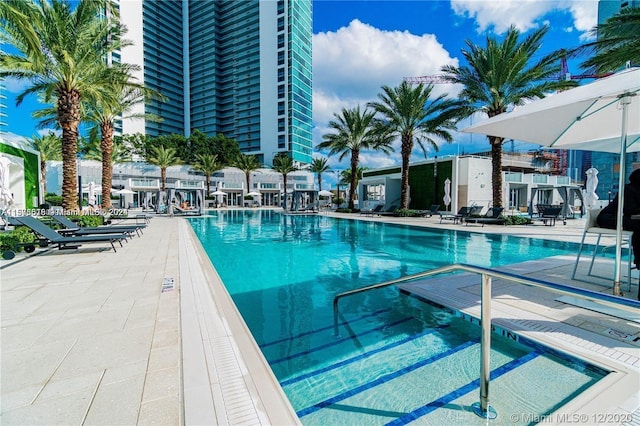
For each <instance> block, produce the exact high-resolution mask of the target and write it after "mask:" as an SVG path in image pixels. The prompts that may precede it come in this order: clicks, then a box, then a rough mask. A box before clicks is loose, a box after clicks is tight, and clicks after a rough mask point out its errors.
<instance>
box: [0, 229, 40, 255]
mask: <svg viewBox="0 0 640 426" xmlns="http://www.w3.org/2000/svg"><path fill="white" fill-rule="evenodd" d="M35 240H36V237H35V235H33V232H31V230H30V229H29V228H27V227H26V226H16V227H15V229H13V230H11V231H7V232H3V233H2V234H0V251H5V250H14V251H22V250H23V248H22V247H16V244H24V243H33V242H34V241H35Z"/></svg>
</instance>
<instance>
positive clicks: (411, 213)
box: [393, 209, 420, 217]
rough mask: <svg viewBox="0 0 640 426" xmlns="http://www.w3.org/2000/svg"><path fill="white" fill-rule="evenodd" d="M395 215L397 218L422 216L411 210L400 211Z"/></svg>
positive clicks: (395, 212)
mask: <svg viewBox="0 0 640 426" xmlns="http://www.w3.org/2000/svg"><path fill="white" fill-rule="evenodd" d="M393 215H394V216H397V217H417V216H420V214H419V213H418V212H417V211H415V210H411V209H398V210H396V211H394V212H393Z"/></svg>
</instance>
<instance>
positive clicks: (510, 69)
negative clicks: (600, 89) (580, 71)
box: [442, 27, 576, 207]
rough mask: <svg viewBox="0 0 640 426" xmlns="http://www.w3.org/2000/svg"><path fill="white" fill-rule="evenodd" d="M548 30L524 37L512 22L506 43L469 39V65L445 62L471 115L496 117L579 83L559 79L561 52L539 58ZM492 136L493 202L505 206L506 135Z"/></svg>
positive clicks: (446, 73) (465, 53)
mask: <svg viewBox="0 0 640 426" xmlns="http://www.w3.org/2000/svg"><path fill="white" fill-rule="evenodd" d="M547 31H548V27H542V28H540V29H539V30H536V31H534V32H533V33H531V34H530V35H529V36H527V37H526V38H525V39H524V40H522V41H519V38H520V31H518V30H517V29H516V28H515V27H511V28H509V30H508V31H507V33H506V35H505V37H504V39H503V40H502V42H500V41H499V40H497V39H495V38H492V37H487V39H486V46H485V47H484V48H483V47H480V46H477V45H474V44H473V43H472V42H471V40H467V41H466V45H467V49H463V50H462V54H463V56H464V57H465V59H466V62H467V64H468V65H464V66H461V67H454V66H452V65H446V66H444V67H443V68H442V71H443V73H444V77H445V78H446V79H447V81H449V82H451V83H458V84H461V85H462V86H463V89H462V92H461V93H460V95H459V97H460V98H461V99H462V100H463V101H464V102H466V103H467V106H468V111H467V114H469V115H470V114H473V113H475V112H480V111H482V112H484V113H486V114H487V115H488V116H489V117H494V116H496V115H499V114H502V113H504V112H506V111H507V109H508V108H509V107H511V106H514V105H522V104H523V103H524V102H525V101H528V100H530V99H536V98H543V97H545V95H546V94H548V93H549V92H552V91H554V90H562V89H567V88H570V87H573V86H575V85H576V83H575V82H573V81H569V80H564V79H561V80H558V79H556V78H555V77H556V76H557V75H558V73H559V72H560V70H561V67H560V57H561V56H562V52H560V51H558V52H554V53H552V54H550V55H548V56H545V57H543V58H541V59H539V60H537V61H536V62H534V58H536V57H537V56H538V51H539V50H540V46H541V44H542V39H543V38H544V36H545V34H546V33H547ZM487 137H488V139H489V144H490V145H491V163H492V172H491V180H492V187H493V188H492V189H493V193H492V194H493V207H502V144H503V142H504V138H500V137H496V136H487Z"/></svg>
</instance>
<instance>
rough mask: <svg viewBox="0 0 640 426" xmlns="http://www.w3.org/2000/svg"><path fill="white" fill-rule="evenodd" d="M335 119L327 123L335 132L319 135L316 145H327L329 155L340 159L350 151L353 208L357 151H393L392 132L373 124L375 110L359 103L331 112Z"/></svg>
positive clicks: (350, 205) (320, 146) (323, 147)
mask: <svg viewBox="0 0 640 426" xmlns="http://www.w3.org/2000/svg"><path fill="white" fill-rule="evenodd" d="M333 116H334V117H335V120H331V121H330V122H329V127H330V128H332V129H333V130H334V131H335V133H327V134H325V135H323V136H322V139H323V140H322V142H320V144H318V146H317V148H318V149H329V155H334V154H338V153H339V154H340V157H339V158H340V160H342V159H343V158H344V157H345V156H346V155H347V154H351V161H350V164H351V171H352V174H351V183H350V185H351V191H350V192H349V208H350V209H353V208H354V202H353V194H354V192H355V188H356V182H355V178H356V175H357V169H358V164H359V162H360V151H362V150H366V149H372V150H375V151H382V152H384V153H385V154H388V153H390V152H391V151H393V148H392V147H391V136H390V135H389V134H388V133H387V132H386V131H383V130H382V129H380V128H379V127H378V126H376V121H375V120H374V116H375V111H371V110H368V109H367V108H365V109H364V110H363V111H360V105H358V106H357V107H355V108H352V109H346V108H342V112H341V114H340V115H338V114H333Z"/></svg>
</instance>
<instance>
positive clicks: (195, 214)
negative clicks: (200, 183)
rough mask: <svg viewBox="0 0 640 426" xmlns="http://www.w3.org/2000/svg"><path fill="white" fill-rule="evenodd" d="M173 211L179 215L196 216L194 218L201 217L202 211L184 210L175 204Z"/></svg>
mask: <svg viewBox="0 0 640 426" xmlns="http://www.w3.org/2000/svg"><path fill="white" fill-rule="evenodd" d="M171 207H173V210H174V212H178V214H181V215H194V216H200V214H201V213H200V209H183V208H182V207H180V206H178V205H177V204H174V205H173V206H171Z"/></svg>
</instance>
